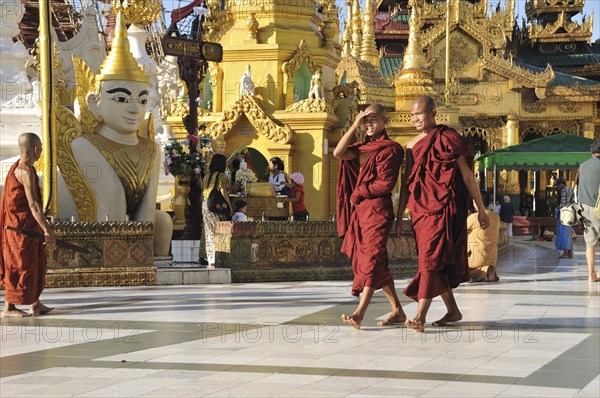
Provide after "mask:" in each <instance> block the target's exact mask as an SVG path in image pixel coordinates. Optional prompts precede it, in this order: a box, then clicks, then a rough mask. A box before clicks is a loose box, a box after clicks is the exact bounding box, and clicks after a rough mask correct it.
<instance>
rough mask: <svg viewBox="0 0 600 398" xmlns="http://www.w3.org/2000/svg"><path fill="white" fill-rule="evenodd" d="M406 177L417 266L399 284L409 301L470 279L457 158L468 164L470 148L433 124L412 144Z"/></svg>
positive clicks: (464, 193)
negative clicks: (410, 277) (403, 283)
mask: <svg viewBox="0 0 600 398" xmlns="http://www.w3.org/2000/svg"><path fill="white" fill-rule="evenodd" d="M412 155H413V158H414V165H413V169H412V172H411V174H410V176H409V177H408V180H407V187H408V192H409V199H408V204H407V207H408V208H409V209H410V215H411V219H412V226H413V229H414V231H415V239H416V243H417V253H418V262H419V269H418V271H417V275H416V276H415V277H414V279H413V280H412V281H411V282H410V283H409V284H408V286H407V287H406V289H404V294H406V295H407V296H408V297H410V298H412V299H413V300H419V299H424V298H425V299H430V298H433V297H436V296H439V295H440V294H442V293H445V292H446V291H448V289H451V288H455V287H457V286H458V285H459V284H460V283H461V282H465V281H468V280H469V265H468V261H467V212H468V204H469V201H470V200H471V199H470V195H469V193H468V191H467V187H466V185H465V183H464V182H463V179H462V176H461V174H460V170H459V169H458V163H457V159H458V157H459V156H463V157H464V158H465V159H466V160H467V163H468V164H469V166H470V167H472V165H473V153H472V152H471V150H470V149H469V146H468V145H467V142H466V141H465V139H464V138H463V137H462V136H461V135H460V134H458V133H457V132H456V131H454V130H453V129H451V128H449V127H447V126H443V125H438V126H435V127H434V128H433V130H431V131H430V132H429V134H427V136H425V137H424V138H423V139H421V140H420V141H419V142H417V143H416V144H415V145H414V146H413V148H412Z"/></svg>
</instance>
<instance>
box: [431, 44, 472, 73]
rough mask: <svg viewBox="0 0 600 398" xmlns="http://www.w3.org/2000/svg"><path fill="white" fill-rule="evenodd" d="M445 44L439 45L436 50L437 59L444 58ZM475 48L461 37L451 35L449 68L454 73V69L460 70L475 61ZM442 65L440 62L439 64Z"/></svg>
mask: <svg viewBox="0 0 600 398" xmlns="http://www.w3.org/2000/svg"><path fill="white" fill-rule="evenodd" d="M445 54H446V46H445V45H444V46H443V47H440V49H439V51H438V57H439V59H445V56H446V55H445ZM475 54H476V49H475V48H473V47H472V46H470V45H469V43H468V42H467V41H466V40H465V39H463V38H462V37H452V38H451V39H450V69H451V70H452V71H453V73H454V74H456V71H459V72H462V71H464V70H465V68H466V67H468V66H469V65H470V64H472V63H473V62H474V61H475V57H474V55H475ZM439 65H440V67H442V66H443V65H442V64H439Z"/></svg>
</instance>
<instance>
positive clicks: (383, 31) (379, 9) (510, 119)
mask: <svg viewBox="0 0 600 398" xmlns="http://www.w3.org/2000/svg"><path fill="white" fill-rule="evenodd" d="M584 4H585V3H584V0H531V1H529V2H527V5H526V17H527V21H528V23H527V24H526V26H519V25H518V24H517V23H516V20H515V17H516V11H515V1H514V0H510V1H507V2H506V6H505V7H504V8H502V7H495V9H493V10H492V9H491V8H490V5H491V3H489V2H488V1H487V0H448V3H447V2H445V1H432V0H414V1H413V0H410V1H405V0H400V1H393V0H387V1H379V2H372V1H370V0H367V1H366V2H365V3H364V7H363V8H364V9H361V7H360V4H359V2H358V1H353V0H351V1H348V2H347V13H346V19H345V21H343V22H344V23H343V27H342V29H341V31H340V27H339V24H338V10H337V8H336V7H335V4H334V2H332V1H325V2H321V3H320V7H316V3H315V2H313V1H310V0H306V1H296V0H295V1H293V2H292V1H275V0H273V1H266V2H261V7H260V9H259V8H257V7H258V6H256V7H255V5H253V3H252V2H248V3H245V2H244V3H243V6H242V3H240V2H229V1H225V2H224V5H223V7H222V9H221V7H220V6H219V7H217V5H216V2H215V4H213V5H211V2H210V1H209V2H208V3H207V6H208V8H209V9H211V10H212V11H211V17H210V18H207V19H205V21H204V32H205V34H204V39H205V40H211V41H217V42H219V43H220V44H221V45H223V51H224V56H223V62H222V63H219V64H216V63H211V64H210V65H209V68H208V71H207V73H206V78H205V82H204V83H203V94H202V96H203V100H204V103H205V104H208V106H206V105H205V108H207V109H201V110H200V116H199V123H200V124H201V125H204V126H205V127H206V128H207V132H208V133H209V134H211V135H212V136H213V138H216V137H218V136H220V135H222V136H223V137H224V138H225V140H226V142H227V151H226V154H227V155H229V156H231V155H233V154H235V152H236V151H239V150H241V149H242V148H252V149H253V150H256V151H257V152H259V153H260V154H261V155H262V157H263V158H264V159H269V158H270V157H272V156H279V157H281V158H282V159H283V160H284V162H285V163H286V172H292V171H301V172H303V173H304V175H305V177H307V183H306V185H305V190H306V192H307V195H306V198H307V199H306V202H307V205H308V208H309V209H310V211H311V216H313V215H314V217H315V218H317V219H326V218H330V217H331V216H332V215H333V214H334V209H335V180H336V175H337V162H336V161H335V159H334V158H333V157H332V155H331V152H332V149H333V148H334V147H335V144H336V143H337V140H338V139H339V137H340V134H341V133H342V132H343V131H344V129H345V128H346V127H347V126H348V123H349V122H351V120H352V118H353V115H354V114H355V113H356V111H357V110H358V109H360V108H361V107H363V106H365V105H366V104H369V103H372V102H381V103H383V104H384V105H385V106H387V107H388V109H389V111H390V115H389V118H390V124H389V126H388V130H389V132H390V134H391V136H392V138H393V139H395V140H396V141H398V142H399V143H401V144H403V143H405V142H407V141H408V140H409V139H410V138H411V137H412V136H414V135H415V134H416V131H414V128H413V127H412V123H411V121H410V115H409V110H410V104H411V103H412V101H413V100H414V98H416V97H417V96H419V95H432V96H434V97H435V98H436V100H437V101H438V103H439V104H440V105H445V106H442V107H441V108H440V109H439V111H440V112H439V116H438V122H440V123H446V124H449V125H451V126H453V127H455V128H457V129H458V130H459V131H461V132H462V134H464V135H465V136H467V137H468V140H469V142H470V144H471V146H472V147H473V150H474V151H475V152H476V153H480V154H483V153H486V152H488V151H490V150H493V149H497V148H502V147H504V146H507V145H513V144H517V143H520V142H523V141H526V140H530V139H533V138H539V137H545V136H548V135H551V134H555V133H568V134H575V135H579V136H585V137H598V136H599V135H600V115H599V113H600V111H599V107H600V105H599V101H598V99H599V98H600V83H599V82H598V80H599V79H598V68H599V67H600V55H599V54H598V50H597V49H598V46H597V45H594V44H592V43H590V38H591V27H592V25H591V18H588V17H584V19H583V21H582V22H580V23H578V22H575V21H573V17H574V16H575V15H577V14H579V13H581V12H582V9H583V6H584ZM292 5H293V9H294V12H293V14H294V17H293V18H290V16H289V12H290V9H291V8H290V7H292ZM211 7H212V8H211ZM447 11H449V12H447ZM446 16H448V18H446ZM448 28H449V29H448ZM447 31H448V32H449V37H448V39H449V48H450V50H449V73H448V76H447V73H446V32H447ZM338 37H339V40H338ZM534 61H535V62H534ZM249 67H250V70H251V79H252V81H253V83H254V85H255V89H254V94H253V95H245V94H242V93H241V91H240V90H241V85H242V82H241V81H240V78H241V77H242V76H243V75H244V73H245V72H246V71H247V70H248V69H249ZM315 75H318V76H319V79H320V82H321V84H322V92H321V96H319V95H316V96H315V95H312V96H309V93H308V91H309V87H310V84H311V79H312V77H313V76H315ZM180 120H181V117H180V115H172V116H171V117H170V118H169V123H170V124H171V125H172V126H174V130H175V131H176V132H177V131H179V132H180V134H183V124H182V123H181V122H180ZM546 174H547V175H546ZM260 177H261V176H259V178H260ZM480 177H482V176H480ZM532 177H533V176H532V175H531V174H529V175H528V176H527V177H523V176H519V172H501V173H499V176H498V184H497V185H498V193H499V194H514V195H516V194H519V193H522V192H523V191H524V190H526V189H528V188H526V187H529V185H530V182H529V181H524V180H526V179H527V178H528V179H531V178H532ZM547 178H549V173H545V172H543V175H540V176H538V184H541V183H543V182H540V180H544V179H547ZM492 181H493V178H492V176H486V178H485V183H486V184H487V185H488V188H489V189H490V190H491V187H490V186H489V185H490V184H492Z"/></svg>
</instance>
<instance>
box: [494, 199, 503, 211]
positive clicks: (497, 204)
mask: <svg viewBox="0 0 600 398" xmlns="http://www.w3.org/2000/svg"><path fill="white" fill-rule="evenodd" d="M501 208H502V205H501V204H500V201H499V200H498V199H496V204H495V205H494V213H496V214H500V209H501Z"/></svg>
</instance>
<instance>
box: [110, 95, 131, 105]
mask: <svg viewBox="0 0 600 398" xmlns="http://www.w3.org/2000/svg"><path fill="white" fill-rule="evenodd" d="M113 101H115V102H121V103H124V104H126V103H128V102H129V99H127V97H120V96H118V97H113Z"/></svg>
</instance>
